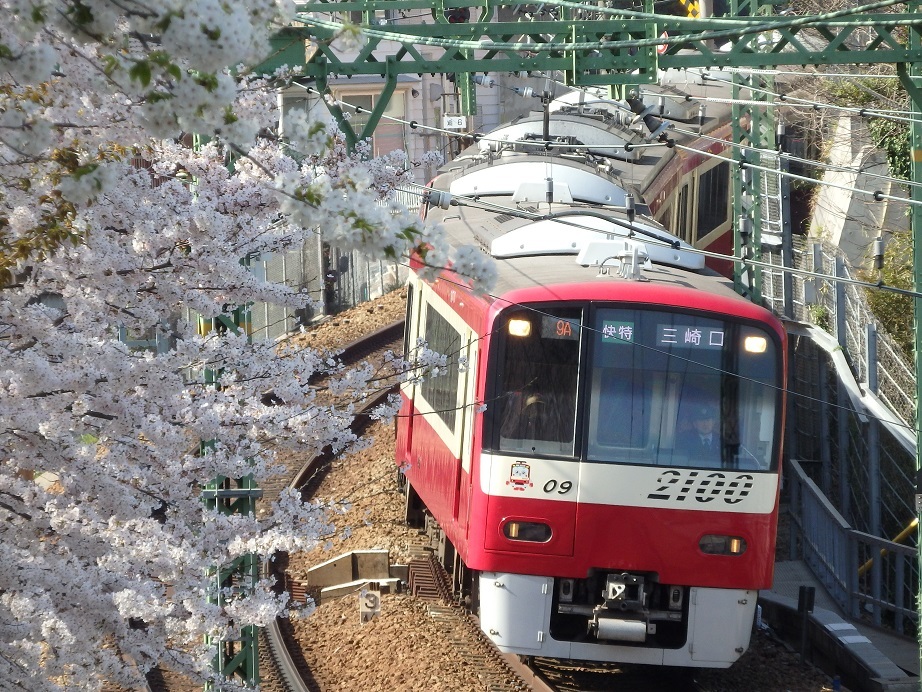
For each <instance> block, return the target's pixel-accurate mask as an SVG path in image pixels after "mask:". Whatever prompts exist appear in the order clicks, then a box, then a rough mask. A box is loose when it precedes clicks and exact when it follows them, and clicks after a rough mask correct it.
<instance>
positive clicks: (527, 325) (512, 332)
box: [509, 318, 531, 336]
mask: <svg viewBox="0 0 922 692" xmlns="http://www.w3.org/2000/svg"><path fill="white" fill-rule="evenodd" d="M529 334H531V322H529V321H528V320H523V319H516V318H513V319H511V320H509V336H528V335H529Z"/></svg>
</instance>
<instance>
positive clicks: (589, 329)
mask: <svg viewBox="0 0 922 692" xmlns="http://www.w3.org/2000/svg"><path fill="white" fill-rule="evenodd" d="M702 254H708V255H712V256H716V255H715V253H702ZM399 264H401V266H404V267H405V268H407V269H412V267H411V266H410V264H409V262H399ZM772 268H774V269H778V267H777V266H773V267H772ZM826 278H834V277H826ZM439 280H440V281H443V282H445V283H448V284H452V285H454V286H457V287H458V288H460V289H462V290H465V291H467V290H470V286H468V285H467V284H465V283H464V282H462V281H458V280H456V279H453V278H452V277H450V276H446V275H445V274H442V275H440V277H439ZM484 295H485V296H487V297H488V298H490V299H492V300H494V301H496V302H498V303H503V304H505V305H507V306H508V307H516V308H521V309H524V310H528V311H530V312H532V313H535V314H538V315H541V316H546V317H556V315H552V314H551V313H549V312H546V311H544V310H542V309H541V308H537V307H535V306H533V305H528V304H524V303H519V302H517V301H514V300H509V299H507V298H503V297H502V296H498V295H496V294H492V293H489V292H485V293H484ZM579 327H580V329H581V330H585V331H587V332H589V333H596V334H599V333H601V331H600V330H598V329H596V328H595V327H593V326H591V325H586V324H580V325H579ZM483 336H485V335H482V336H480V337H478V339H482V338H483ZM631 345H632V346H636V347H640V348H643V349H646V350H649V351H652V352H655V353H660V354H663V355H665V356H667V357H668V358H674V359H677V360H683V361H686V362H694V363H697V364H700V365H704V367H707V368H709V369H711V370H714V371H716V372H720V373H724V374H729V375H733V376H735V377H738V378H739V379H741V380H743V381H747V382H752V383H754V384H757V385H759V386H764V387H768V388H770V389H772V390H774V391H776V392H779V393H783V394H786V395H788V396H791V397H796V398H798V399H801V400H804V401H813V402H817V403H822V404H824V405H826V406H829V407H830V408H833V409H839V410H843V411H848V412H855V409H853V408H851V407H849V406H846V405H843V404H837V403H834V402H830V401H827V400H825V399H820V398H818V397H814V396H810V395H809V394H802V393H800V392H796V391H794V390H792V389H789V388H788V387H787V386H786V385H780V386H779V385H773V384H770V383H768V382H764V381H762V380H756V379H754V378H751V377H746V376H745V375H742V374H740V373H738V372H730V371H727V370H725V369H723V368H720V367H719V366H712V365H707V364H702V363H699V362H698V361H694V360H692V359H691V358H689V357H686V356H682V355H679V354H676V353H673V352H671V351H664V350H663V349H660V348H657V347H656V346H651V345H649V344H640V343H634V342H632V343H631ZM460 353H461V351H460V350H458V351H457V352H456V353H455V354H449V355H458V354H460ZM494 401H495V399H494ZM484 403H487V404H489V403H490V402H484V401H479V402H473V403H472V404H471V405H477V406H479V405H482V404H484ZM862 415H863V416H865V417H866V418H868V419H871V420H878V421H880V422H882V423H885V424H888V425H892V426H894V427H898V428H904V429H905V430H909V431H913V432H916V433H918V432H919V429H918V428H917V427H916V426H913V425H910V424H908V423H905V422H903V421H902V420H891V419H885V418H880V417H877V416H875V415H873V414H872V413H871V412H870V411H867V410H865V411H863V412H862Z"/></svg>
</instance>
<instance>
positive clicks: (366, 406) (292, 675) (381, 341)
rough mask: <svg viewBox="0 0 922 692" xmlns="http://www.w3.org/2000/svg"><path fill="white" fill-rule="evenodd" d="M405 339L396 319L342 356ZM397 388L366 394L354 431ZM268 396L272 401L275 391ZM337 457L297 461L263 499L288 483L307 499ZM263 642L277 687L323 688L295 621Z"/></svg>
mask: <svg viewBox="0 0 922 692" xmlns="http://www.w3.org/2000/svg"><path fill="white" fill-rule="evenodd" d="M402 342H403V322H402V321H401V322H395V323H393V324H390V325H387V326H385V327H382V328H381V329H378V330H376V331H375V332H373V333H371V334H368V335H367V336H364V337H362V338H360V339H357V340H355V341H353V342H351V343H350V344H348V345H347V346H345V347H344V348H343V349H342V350H341V353H340V356H339V358H340V362H342V363H343V365H345V366H348V365H352V364H355V363H358V362H360V361H362V360H365V359H371V360H375V356H376V355H377V354H383V353H384V352H386V351H397V350H398V349H399V348H400V346H401V344H402ZM311 385H312V386H316V387H322V386H323V378H316V379H314V380H312V381H311ZM394 391H395V388H394V387H392V388H389V389H382V390H381V391H379V392H377V393H375V394H373V395H371V396H369V397H368V398H366V399H365V400H364V401H363V402H362V406H361V409H360V410H359V411H358V412H357V413H356V415H355V418H354V420H353V421H352V425H351V429H352V432H354V433H355V434H356V435H361V434H362V432H363V431H364V430H365V428H366V427H367V426H368V425H369V423H370V421H371V419H370V418H369V416H368V413H369V412H370V411H372V410H373V409H374V408H375V407H377V406H379V405H380V404H382V403H384V401H385V400H386V399H387V397H388V396H389V395H390V394H391V393H392V392H394ZM267 396H268V398H269V400H270V401H271V397H272V396H273V395H272V393H269V394H268V395H267ZM333 458H334V455H333V454H332V453H331V452H330V451H329V450H324V451H323V452H322V453H321V454H319V455H317V456H316V457H314V458H313V459H310V460H309V461H308V462H307V463H304V464H300V465H299V464H293V465H292V466H291V467H290V470H291V471H292V473H291V474H290V475H288V477H287V478H286V479H285V482H284V483H281V484H272V486H271V487H269V488H266V489H264V491H263V499H264V500H268V501H269V502H271V501H272V499H273V498H275V497H278V494H279V492H280V491H281V489H282V488H284V487H291V488H295V489H298V490H300V491H301V493H302V497H305V499H306V498H307V497H309V496H310V494H311V492H312V490H311V488H312V486H313V485H314V484H315V483H316V482H317V481H318V480H319V479H320V478H322V475H323V474H324V473H325V472H326V470H327V469H328V467H329V463H330V461H331V460H332V459H333ZM276 577H277V578H278V579H279V582H280V583H282V584H283V586H285V587H286V588H287V589H288V590H289V592H290V593H292V596H293V597H294V598H296V599H300V600H303V598H304V595H303V593H299V591H300V589H298V588H292V587H293V586H295V587H296V586H297V585H294V584H292V583H291V582H289V581H288V580H287V579H286V576H285V575H284V574H278V573H277V574H276ZM260 643H261V644H263V646H261V647H260V657H261V661H260V663H261V664H262V665H264V666H265V669H264V670H266V669H268V670H266V672H269V671H270V670H271V674H269V675H265V674H264V675H263V677H269V678H272V679H273V686H274V687H276V688H278V689H279V690H282V691H284V692H320V686H319V685H318V684H317V683H316V681H315V680H314V679H313V677H312V675H311V672H310V667H309V666H308V665H307V663H306V661H305V660H304V657H303V656H302V655H301V652H300V648H299V647H298V646H297V643H296V642H295V639H294V635H293V632H292V628H291V624H290V622H289V621H288V620H287V619H283V618H277V619H276V620H275V622H273V623H271V624H270V625H269V626H268V627H266V628H265V629H264V630H263V632H262V634H261V641H260Z"/></svg>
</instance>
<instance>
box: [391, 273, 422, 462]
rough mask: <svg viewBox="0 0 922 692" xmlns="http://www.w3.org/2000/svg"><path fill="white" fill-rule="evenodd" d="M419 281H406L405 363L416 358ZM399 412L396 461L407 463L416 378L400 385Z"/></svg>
mask: <svg viewBox="0 0 922 692" xmlns="http://www.w3.org/2000/svg"><path fill="white" fill-rule="evenodd" d="M419 286H420V285H419V283H418V282H417V281H416V277H415V276H413V275H412V274H411V275H410V279H409V281H408V282H407V311H406V318H405V320H406V321H405V322H404V328H403V359H404V361H406V362H407V363H413V362H415V360H416V340H417V337H418V335H419V312H420V310H419V305H420V295H419V294H420V291H419ZM411 375H412V373H411ZM400 394H401V397H400V398H401V401H400V413H399V415H398V418H397V441H396V453H397V463H398V465H400V466H401V467H403V466H405V465H408V464H409V463H410V459H411V452H412V447H413V421H414V417H413V407H414V401H415V398H416V396H415V395H416V378H415V377H412V376H411V377H407V379H406V381H405V382H404V383H403V384H402V385H401V386H400Z"/></svg>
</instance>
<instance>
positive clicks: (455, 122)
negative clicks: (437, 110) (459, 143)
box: [442, 113, 467, 130]
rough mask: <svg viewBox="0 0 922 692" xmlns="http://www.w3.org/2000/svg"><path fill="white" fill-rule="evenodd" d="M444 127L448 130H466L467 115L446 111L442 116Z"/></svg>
mask: <svg viewBox="0 0 922 692" xmlns="http://www.w3.org/2000/svg"><path fill="white" fill-rule="evenodd" d="M442 127H443V128H445V129H446V130H466V129H467V116H466V115H457V114H455V113H446V114H445V115H443V116H442Z"/></svg>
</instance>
